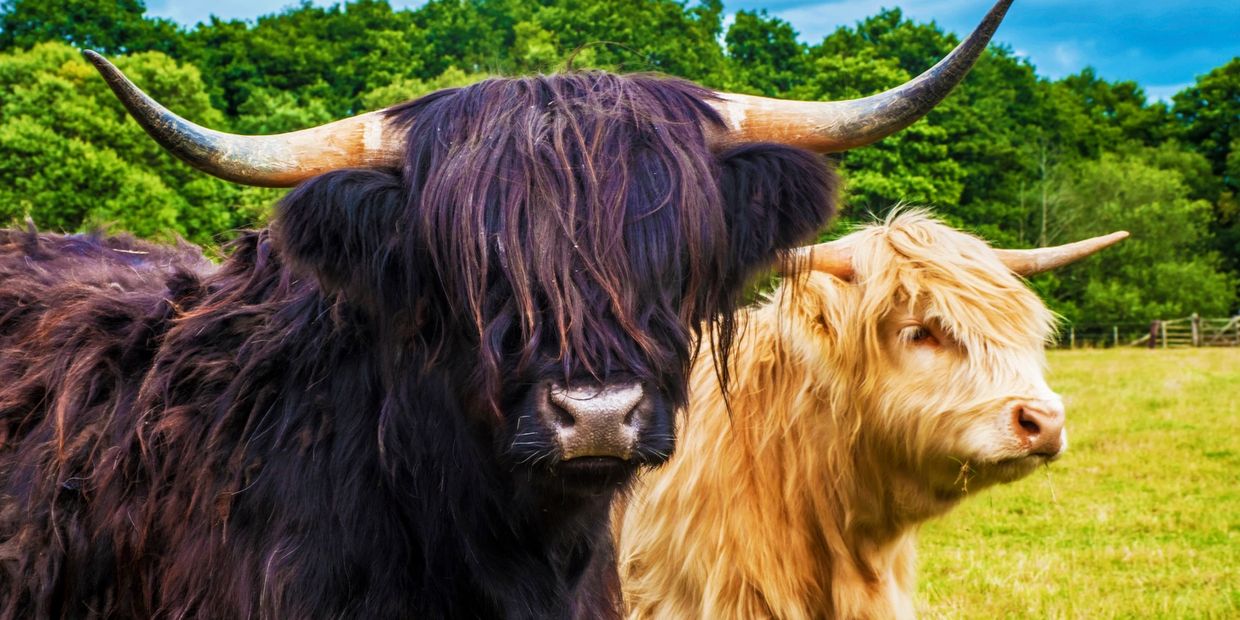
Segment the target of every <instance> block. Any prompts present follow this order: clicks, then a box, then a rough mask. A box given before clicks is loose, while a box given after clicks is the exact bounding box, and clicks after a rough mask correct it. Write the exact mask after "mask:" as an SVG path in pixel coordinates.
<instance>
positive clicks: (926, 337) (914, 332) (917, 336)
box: [900, 325, 939, 345]
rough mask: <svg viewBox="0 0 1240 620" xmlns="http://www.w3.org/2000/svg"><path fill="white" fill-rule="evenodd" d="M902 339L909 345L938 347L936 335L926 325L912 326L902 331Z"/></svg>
mask: <svg viewBox="0 0 1240 620" xmlns="http://www.w3.org/2000/svg"><path fill="white" fill-rule="evenodd" d="M900 339H901V340H903V341H905V342H907V343H909V344H918V345H937V344H938V343H939V341H938V339H937V338H935V337H934V333H933V332H931V331H930V329H929V328H927V327H926V326H924V325H910V326H908V327H905V328H904V329H902V330H900Z"/></svg>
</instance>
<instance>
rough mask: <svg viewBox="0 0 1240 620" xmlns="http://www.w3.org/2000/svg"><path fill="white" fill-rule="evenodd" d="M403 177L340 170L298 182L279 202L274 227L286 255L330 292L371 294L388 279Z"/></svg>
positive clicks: (380, 172)
mask: <svg viewBox="0 0 1240 620" xmlns="http://www.w3.org/2000/svg"><path fill="white" fill-rule="evenodd" d="M401 188H402V185H401V182H400V176H399V175H397V174H395V173H392V172H388V171H382V170H340V171H336V172H330V173H327V174H324V175H321V176H318V177H315V178H313V179H311V180H309V181H306V182H305V183H303V184H301V185H299V186H297V188H296V189H294V190H293V191H292V192H289V194H288V195H287V196H285V197H284V199H283V200H281V201H280V203H279V204H278V205H277V206H276V217H275V222H274V223H273V224H272V229H273V231H274V233H275V237H276V241H277V244H278V247H279V248H280V249H281V252H282V254H283V255H284V258H285V259H286V260H288V261H289V262H291V263H292V264H293V266H294V268H296V269H298V270H299V271H302V272H306V273H310V274H313V275H314V276H316V277H317V278H318V280H319V282H320V283H321V284H322V285H323V287H324V288H325V289H327V290H332V291H335V290H344V291H346V292H350V293H354V294H359V293H360V294H362V295H363V296H367V297H368V296H370V294H372V293H373V292H374V291H373V290H371V289H374V288H375V287H377V286H378V285H379V284H380V283H381V282H382V280H383V275H384V272H385V269H384V263H383V261H386V260H390V259H391V258H392V257H391V256H390V254H391V252H385V251H383V249H384V248H385V247H392V246H393V245H397V244H396V243H395V241H396V240H394V239H393V235H394V230H395V228H396V226H395V222H396V219H397V216H398V214H399V212H400V208H401V203H402V198H403V196H404V193H403V192H402V191H401Z"/></svg>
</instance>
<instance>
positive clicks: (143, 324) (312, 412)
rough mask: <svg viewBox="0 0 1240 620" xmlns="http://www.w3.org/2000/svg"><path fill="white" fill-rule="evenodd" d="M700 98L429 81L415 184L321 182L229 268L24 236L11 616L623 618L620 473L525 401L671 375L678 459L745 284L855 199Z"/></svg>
mask: <svg viewBox="0 0 1240 620" xmlns="http://www.w3.org/2000/svg"><path fill="white" fill-rule="evenodd" d="M709 96H710V95H709V93H708V92H707V91H705V90H703V89H701V88H699V87H696V86H694V85H692V84H688V83H685V82H679V81H674V80H668V79H662V78H656V77H650V76H632V77H621V76H614V75H610V74H605V73H582V74H569V75H561V76H544V77H535V78H521V79H502V80H491V81H487V82H483V83H480V84H477V85H474V86H471V87H468V88H465V89H458V90H449V91H443V92H439V93H436V94H433V95H431V96H428V97H425V98H423V99H421V100H418V101H415V102H412V103H410V104H408V105H406V106H405V107H403V108H401V109H399V110H397V111H396V112H395V113H394V114H395V120H396V121H397V122H398V123H402V124H403V125H404V126H405V127H406V130H407V132H408V137H409V140H408V143H409V150H408V154H407V157H406V160H405V163H404V165H403V167H402V168H401V169H400V170H345V171H338V172H333V173H329V174H326V175H323V176H321V177H319V178H316V179H313V180H311V181H308V182H307V183H305V184H303V185H302V186H300V187H299V188H297V189H296V190H295V191H293V192H291V193H290V194H289V195H288V196H287V197H286V198H285V200H284V201H283V202H282V203H281V204H280V205H279V208H278V209H277V217H276V220H275V222H274V223H273V224H272V226H271V228H270V229H269V230H262V231H256V232H249V233H244V234H242V235H241V236H240V237H239V238H238V239H237V240H236V241H235V242H233V244H232V245H231V247H230V249H229V255H228V258H227V259H226V260H225V261H224V262H223V263H222V264H221V265H219V266H218V267H216V266H213V265H211V264H209V263H207V262H206V261H204V260H202V258H201V255H200V254H199V253H198V252H197V251H196V250H194V249H192V248H180V249H161V248H155V247H152V246H148V245H146V244H139V243H137V242H133V241H131V240H124V239H106V238H102V237H90V238H85V239H84V240H80V239H73V238H67V237H62V236H57V235H36V234H35V233H33V232H23V233H11V234H7V236H5V237H2V238H0V618H15V617H27V616H31V615H33V616H38V617H65V618H78V617H92V616H109V617H112V616H120V617H169V618H183V617H203V618H244V617H254V616H259V617H276V618H306V617H367V618H384V617H496V616H504V617H512V618H533V617H539V618H544V617H564V616H568V615H572V614H579V615H583V616H589V617H597V616H598V615H600V614H605V613H610V612H614V611H615V610H616V607H617V604H618V601H617V598H616V593H617V592H618V588H617V586H616V578H615V569H614V563H613V562H611V558H612V550H611V539H610V536H609V534H608V531H607V523H608V509H609V504H610V500H611V498H612V497H613V496H614V494H615V493H616V491H617V490H618V488H619V486H617V487H614V488H609V489H599V490H597V491H596V492H591V493H583V492H580V491H579V490H577V489H575V488H572V485H571V484H570V483H569V482H568V481H566V480H565V479H564V478H562V477H559V476H557V474H556V471H557V470H555V465H556V461H557V459H556V456H555V453H554V444H553V442H552V441H551V438H550V437H549V436H548V435H547V433H546V432H540V431H538V429H537V428H534V427H533V426H531V424H533V420H534V418H532V417H531V416H530V404H529V402H528V401H529V397H528V396H527V395H528V394H529V393H531V390H530V386H531V385H532V384H535V383H536V382H539V381H547V380H552V379H555V378H560V379H572V380H581V379H583V378H586V379H590V380H596V381H598V382H600V383H606V382H608V381H618V380H626V381H627V380H633V379H636V380H639V381H642V382H643V383H644V384H646V385H648V386H651V388H652V389H653V390H654V391H656V392H657V397H658V399H659V403H661V410H662V411H663V413H662V414H660V415H661V416H662V417H656V418H655V419H654V422H653V423H652V424H654V425H655V428H653V429H652V431H651V432H650V433H647V435H646V436H643V437H642V438H641V439H640V443H639V445H638V446H637V449H636V450H635V453H636V454H637V457H636V459H635V464H640V463H657V462H659V461H661V460H662V459H664V458H666V455H667V454H668V453H670V452H671V450H672V445H671V441H672V428H671V415H672V414H673V413H674V411H675V409H676V408H677V407H679V406H681V405H682V404H683V403H684V401H685V399H686V396H685V394H686V389H685V384H686V383H687V377H686V375H687V369H688V367H689V364H690V361H691V354H692V347H691V342H694V341H695V340H696V339H698V338H699V337H703V338H707V339H709V338H708V337H706V336H700V334H695V330H699V329H704V330H708V331H710V332H712V333H714V334H716V335H717V336H716V343H717V346H716V347H714V350H715V351H716V353H715V355H717V356H719V357H718V358H719V359H726V357H727V350H728V344H729V340H730V338H731V334H732V333H733V330H734V327H733V323H732V318H731V316H732V309H733V307H734V305H735V303H736V300H737V297H738V295H739V293H740V289H741V286H742V283H743V282H744V281H745V279H746V278H747V277H748V275H749V274H750V272H752V271H753V270H755V269H757V268H759V267H760V266H761V265H762V264H764V263H767V262H769V261H771V260H773V259H774V258H776V256H777V255H778V254H779V253H781V252H782V251H783V250H785V249H787V248H788V247H791V246H793V245H795V244H796V243H797V242H799V241H802V240H804V238H805V237H806V236H808V235H811V234H812V233H813V232H814V231H815V230H816V229H817V228H818V227H820V226H821V225H822V224H824V223H825V221H826V220H827V218H828V217H829V216H830V215H831V213H832V212H833V208H834V190H835V181H834V177H833V176H832V174H831V172H830V171H829V169H828V168H827V167H826V166H825V164H824V162H823V161H822V160H821V159H820V158H817V157H815V156H813V155H811V154H809V153H806V152H803V151H798V150H795V149H789V148H786V147H780V146H774V145H747V146H742V147H737V148H735V149H732V150H730V151H726V152H722V153H714V152H711V151H710V150H709V149H708V147H707V145H706V140H705V133H706V132H707V131H708V130H713V129H712V128H714V127H717V126H718V123H719V119H718V117H717V116H715V115H714V113H713V112H712V111H711V110H710V108H709V106H708V105H706V103H705V101H706V99H707V98H708V97H709ZM702 326H706V327H702ZM523 423H524V424H525V425H526V426H525V427H524V428H523V427H522V424H523ZM660 424H661V425H662V426H659V425H660ZM656 431H657V432H656ZM518 432H520V433H522V434H521V435H519V436H520V437H522V441H519V442H518V441H515V440H514V436H518V435H515V433H518ZM540 433H541V434H540ZM527 436H529V437H531V439H529V440H528V441H527V440H526V437H527Z"/></svg>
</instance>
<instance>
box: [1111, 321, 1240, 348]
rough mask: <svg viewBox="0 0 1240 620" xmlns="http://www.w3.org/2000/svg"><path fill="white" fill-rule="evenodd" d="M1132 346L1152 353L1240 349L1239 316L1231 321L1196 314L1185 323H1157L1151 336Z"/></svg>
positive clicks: (1144, 337) (1148, 335) (1150, 332)
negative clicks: (1157, 351)
mask: <svg viewBox="0 0 1240 620" xmlns="http://www.w3.org/2000/svg"><path fill="white" fill-rule="evenodd" d="M1129 344H1131V345H1132V346H1138V347H1141V346H1144V347H1149V348H1151V349H1154V348H1159V349H1170V348H1172V347H1240V315H1237V316H1233V317H1231V318H1230V319H1208V318H1202V317H1199V316H1197V315H1196V314H1193V315H1192V316H1190V317H1187V318H1183V319H1171V320H1158V321H1154V322H1153V323H1152V324H1151V325H1150V331H1149V333H1148V334H1145V335H1144V336H1141V337H1140V338H1137V339H1136V340H1133V341H1132V342H1131V343H1129Z"/></svg>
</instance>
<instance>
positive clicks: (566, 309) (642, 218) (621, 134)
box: [87, 0, 1010, 489]
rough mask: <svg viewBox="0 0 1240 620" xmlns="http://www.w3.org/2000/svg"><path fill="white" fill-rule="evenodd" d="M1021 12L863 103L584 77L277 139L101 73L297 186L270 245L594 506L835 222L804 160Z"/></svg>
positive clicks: (242, 170) (891, 125)
mask: <svg viewBox="0 0 1240 620" xmlns="http://www.w3.org/2000/svg"><path fill="white" fill-rule="evenodd" d="M1009 4H1010V0H1000V1H999V2H998V3H997V4H996V5H995V7H994V8H993V9H992V10H991V12H990V13H989V14H988V15H987V17H986V19H985V21H984V22H983V24H982V25H981V26H980V27H979V28H978V30H977V31H976V32H974V33H973V34H972V35H971V36H970V37H968V38H967V39H966V40H965V41H964V42H962V43H961V45H960V46H959V47H957V49H956V50H954V51H953V52H952V53H951V55H949V56H948V57H947V58H945V59H944V60H943V61H942V62H940V63H939V64H937V65H935V66H934V67H933V68H931V69H930V70H928V71H927V72H926V73H925V74H923V75H922V76H920V77H918V78H917V79H915V80H912V81H910V82H909V83H907V84H905V85H903V86H900V87H897V88H895V89H892V90H890V91H887V92H885V93H881V94H879V95H875V96H872V97H868V98H865V99H859V100H855V101H847V102H784V101H777V100H772V99H766V98H761V97H751V96H745V95H733V94H728V93H717V92H712V91H708V90H706V89H703V88H701V87H698V86H696V85H693V84H690V83H687V82H682V81H678V80H672V79H665V78H657V77H652V76H640V75H638V76H616V75H612V74H607V73H601V72H585V73H571V74H565V75H553V76H540V77H531V78H513V79H493V80H488V81H485V82H482V83H479V84H476V85H473V86H469V87H466V88H461V89H450V90H444V91H440V92H436V93H433V94H431V95H428V96H426V97H423V98H421V99H419V100H416V101H413V102H410V103H407V104H403V105H400V106H396V107H394V108H390V109H387V110H381V111H377V112H371V113H367V114H362V115H359V116H357V117H353V118H350V119H345V120H342V121H337V122H335V123H331V124H329V125H325V126H322V127H317V128H312V129H307V130H303V131H299V132H294V133H291V134H284V135H280V136H237V135H231V134H224V133H220V132H216V131H212V130H208V129H205V128H202V127H199V126H197V125H194V124H192V123H189V122H188V121H185V120H184V119H181V118H179V117H177V116H175V115H174V114H172V113H171V112H169V111H168V110H166V109H164V108H163V107H162V106H160V105H159V104H158V103H156V102H155V101H153V100H151V99H150V98H149V97H147V96H146V95H145V94H144V93H142V92H141V91H140V90H138V89H137V88H136V87H135V86H134V85H133V84H132V83H130V82H129V81H128V80H127V79H126V78H125V77H124V76H123V75H121V74H120V73H119V71H117V70H116V69H115V68H114V67H112V66H111V65H110V64H108V63H107V61H105V60H104V59H102V58H101V57H99V56H98V55H97V54H93V53H89V52H88V53H87V56H88V58H90V60H91V61H92V62H94V63H95V65H96V67H97V68H98V69H99V70H100V71H101V73H103V75H104V77H105V79H107V81H108V83H109V85H110V86H111V87H112V88H113V90H114V91H115V92H116V93H117V94H118V96H120V98H121V100H122V101H123V102H124V103H125V105H126V107H128V109H129V111H130V112H131V113H132V114H133V116H134V117H135V119H137V120H138V122H139V123H140V124H142V125H143V127H144V128H145V129H146V130H147V131H148V132H149V133H150V134H151V135H152V137H154V138H155V139H156V140H157V141H159V142H160V143H161V144H163V145H164V146H165V147H167V148H168V149H169V150H170V151H172V152H173V153H174V154H176V155H178V156H179V157H181V158H182V159H184V160H186V161H187V162H189V163H190V164H192V165H195V166H197V167H199V168H201V169H203V170H205V171H207V172H209V173H211V174H215V175H217V176H220V177H222V178H226V179H230V180H234V181H237V182H241V183H247V184H253V185H269V186H291V185H295V184H298V183H300V185H299V186H298V187H297V189H296V190H295V191H293V192H292V193H291V194H290V195H289V196H288V197H287V198H286V199H285V200H284V201H282V203H281V205H280V209H279V210H278V214H277V221H276V224H275V225H274V227H273V228H274V231H275V235H276V239H277V241H278V242H279V244H280V246H281V250H282V252H283V254H284V255H285V256H286V257H287V258H289V259H291V261H292V262H293V263H294V264H295V266H296V267H297V268H298V269H299V270H300V271H301V272H302V273H305V274H307V275H310V276H313V277H315V278H317V280H318V281H319V283H320V284H321V285H322V287H323V288H324V290H326V291H328V292H330V293H331V294H335V295H340V296H342V298H344V299H347V300H348V301H349V302H350V303H351V304H352V305H354V306H357V307H361V308H364V309H365V311H366V312H367V313H368V314H369V316H370V317H371V320H372V321H373V322H374V323H375V324H376V325H378V326H379V330H380V333H382V334H383V345H384V346H390V347H393V348H394V349H395V350H397V351H402V350H403V351H410V352H414V351H416V352H417V354H418V355H426V357H427V359H426V360H425V363H424V364H422V366H423V368H428V369H429V368H434V369H435V372H437V373H439V374H440V375H442V376H443V377H444V378H443V379H442V380H443V381H444V382H445V383H446V384H448V385H449V387H450V388H451V389H452V390H453V391H454V394H456V396H457V401H458V402H459V403H460V404H461V405H462V407H461V408H462V409H463V410H464V411H465V412H466V413H467V414H469V415H471V416H472V417H473V418H475V419H484V422H485V423H486V424H489V428H490V429H491V431H492V432H491V435H492V437H491V440H492V441H493V443H494V446H495V450H496V451H497V453H498V455H499V457H500V458H501V459H503V460H505V461H506V462H507V463H509V464H510V465H511V466H512V467H514V468H520V467H524V468H527V469H528V468H537V469H539V470H548V469H549V470H551V471H554V472H556V473H557V474H558V476H557V478H558V479H557V482H556V484H557V485H561V484H562V482H563V480H565V479H566V478H571V479H573V480H579V481H581V483H582V484H580V485H572V484H570V485H568V486H573V487H580V488H583V489H597V488H600V487H609V486H612V485H613V483H615V482H618V481H622V480H625V479H627V478H628V476H629V474H630V473H631V472H632V470H633V468H634V467H636V466H637V465H640V464H648V463H658V462H660V461H662V460H664V459H666V458H667V457H668V456H669V455H670V453H671V451H672V449H673V425H672V412H673V410H674V409H675V408H676V407H679V406H680V405H682V404H683V403H684V402H685V400H686V394H685V392H686V388H685V378H686V375H687V372H688V366H689V362H690V358H691V350H692V348H691V346H690V343H691V342H693V341H694V340H696V339H699V338H707V339H709V340H710V341H711V342H713V343H714V344H715V345H716V346H717V347H718V348H719V349H720V350H721V351H724V352H725V353H726V350H727V347H728V344H729V342H730V340H731V337H732V309H733V305H734V302H735V299H736V297H737V295H738V293H739V291H740V288H741V286H742V284H743V283H744V281H745V279H746V276H747V275H748V274H749V273H750V272H751V271H752V270H753V269H755V268H757V267H759V266H760V265H762V264H764V263H767V262H769V261H771V260H772V259H774V258H775V257H776V255H777V254H778V253H779V252H781V251H782V250H784V249H786V248H788V247H790V246H792V245H793V244H795V243H796V242H797V241H798V240H800V239H803V238H804V237H806V236H807V235H810V234H812V233H813V231H814V230H816V229H817V228H819V227H820V226H821V225H823V224H824V223H825V222H826V220H827V219H828V218H829V216H830V214H831V213H832V211H833V193H834V188H835V182H834V178H833V176H832V175H831V174H830V172H829V171H828V170H827V169H826V168H825V166H824V164H823V163H822V162H821V161H820V160H818V159H817V158H816V157H814V156H812V155H811V154H810V153H809V152H808V150H813V151H819V152H822V151H838V150H844V149H847V148H852V147H855V146H860V145H863V144H867V143H870V142H873V141H875V140H877V139H879V138H881V137H883V136H886V135H888V134H890V133H893V132H895V131H898V130H899V129H901V128H903V127H905V126H907V125H908V124H910V123H912V122H913V121H915V120H916V119H917V118H920V117H921V116H922V115H924V114H925V113H926V112H927V111H929V109H931V108H932V107H933V106H934V105H935V104H937V103H938V102H939V101H940V100H942V98H943V97H945V96H946V95H947V94H948V93H949V92H950V91H951V89H952V88H953V87H954V86H955V84H957V83H958V82H959V81H960V80H961V79H962V78H963V76H964V75H965V73H967V71H968V68H969V67H970V66H971V65H972V64H973V62H974V61H976V59H977V58H978V56H979V55H980V54H981V52H982V51H983V50H984V49H985V46H986V44H987V42H988V41H989V39H990V36H991V35H992V34H993V32H994V30H995V28H996V27H997V26H998V24H999V21H1000V20H1001V19H1002V17H1003V15H1004V13H1005V12H1006V10H1007V7H1008V5H1009ZM802 149H808V150H802ZM702 325H705V326H706V327H705V328H702V327H699V326H702ZM703 330H704V331H703ZM411 354H413V353H411ZM724 359H726V355H725V357H724ZM721 371H722V372H724V373H725V376H726V363H725V364H722V365H721Z"/></svg>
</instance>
